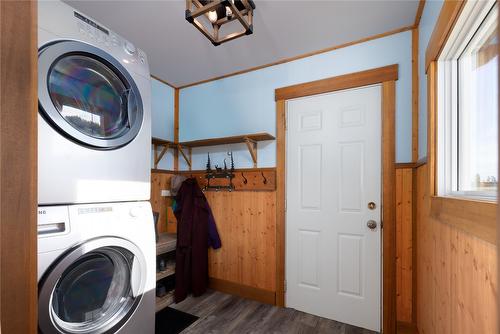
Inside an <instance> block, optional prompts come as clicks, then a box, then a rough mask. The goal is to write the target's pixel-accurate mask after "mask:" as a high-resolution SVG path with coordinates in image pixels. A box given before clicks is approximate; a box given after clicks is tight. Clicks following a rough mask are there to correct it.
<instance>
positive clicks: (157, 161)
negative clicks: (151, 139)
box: [153, 144, 169, 169]
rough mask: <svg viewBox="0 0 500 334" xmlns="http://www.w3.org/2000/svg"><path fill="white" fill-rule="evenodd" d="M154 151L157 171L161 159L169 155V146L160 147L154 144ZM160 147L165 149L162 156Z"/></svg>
mask: <svg viewBox="0 0 500 334" xmlns="http://www.w3.org/2000/svg"><path fill="white" fill-rule="evenodd" d="M153 147H154V151H155V169H156V168H158V164H159V163H160V161H161V159H162V158H163V156H164V155H165V153H167V151H168V147H169V145H158V144H154V145H153ZM158 147H163V149H162V150H161V152H160V154H158Z"/></svg>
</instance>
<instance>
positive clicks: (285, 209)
mask: <svg viewBox="0 0 500 334" xmlns="http://www.w3.org/2000/svg"><path fill="white" fill-rule="evenodd" d="M286 202H287V200H286V198H285V212H286V207H287V205H286V204H287V203H286Z"/></svg>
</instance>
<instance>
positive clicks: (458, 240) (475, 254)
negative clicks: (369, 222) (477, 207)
mask: <svg viewBox="0 0 500 334" xmlns="http://www.w3.org/2000/svg"><path fill="white" fill-rule="evenodd" d="M428 173H429V170H428V165H423V166H421V167H419V168H418V169H417V171H416V188H417V189H416V191H417V196H416V200H417V203H416V207H417V208H418V210H417V212H416V241H417V246H416V247H417V250H416V257H417V268H416V269H417V270H416V272H417V275H416V277H417V289H416V298H417V300H416V304H417V310H416V311H417V313H416V315H417V328H418V332H419V334H433V333H443V334H446V333H454V334H460V333H464V334H466V333H467V334H469V333H481V334H490V333H491V334H493V333H498V325H497V315H498V304H497V300H496V294H497V292H498V281H497V257H496V256H497V255H496V254H497V251H496V246H495V245H493V244H491V243H488V242H486V241H484V240H481V239H479V238H476V237H474V236H471V235H470V234H467V233H466V232H463V231H461V230H459V229H457V228H456V227H453V226H451V225H447V224H445V223H443V222H441V221H439V220H436V219H432V218H431V216H430V198H429V184H430V183H429V175H428Z"/></svg>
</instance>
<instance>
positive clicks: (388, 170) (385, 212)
mask: <svg viewBox="0 0 500 334" xmlns="http://www.w3.org/2000/svg"><path fill="white" fill-rule="evenodd" d="M395 119H396V82H395V81H386V82H384V83H383V84H382V202H383V203H386V204H385V205H383V208H382V222H383V226H384V227H383V229H382V240H383V242H382V252H383V254H384V256H383V258H382V272H383V276H382V287H383V288H382V289H383V295H382V305H383V312H382V314H383V318H382V329H383V332H384V333H386V334H389V333H391V334H392V333H396V312H397V308H396V207H395V206H396V195H395V189H396V170H395V169H394V162H395V157H396V141H395V136H396V125H395ZM387 203H389V204H387Z"/></svg>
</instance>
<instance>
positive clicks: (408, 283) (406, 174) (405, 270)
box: [396, 168, 413, 323]
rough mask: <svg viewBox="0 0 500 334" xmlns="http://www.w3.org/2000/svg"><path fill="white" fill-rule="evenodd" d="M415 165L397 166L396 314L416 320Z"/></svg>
mask: <svg viewBox="0 0 500 334" xmlns="http://www.w3.org/2000/svg"><path fill="white" fill-rule="evenodd" d="M412 197H413V168H398V169H396V306H397V307H396V309H397V311H396V316H397V317H396V318H397V321H398V322H404V323H412V321H413V319H412V301H413V279H412V276H413V237H412V229H413V224H412V216H413V210H412V206H413V201H412Z"/></svg>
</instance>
